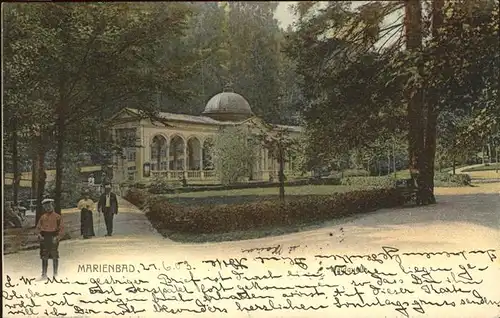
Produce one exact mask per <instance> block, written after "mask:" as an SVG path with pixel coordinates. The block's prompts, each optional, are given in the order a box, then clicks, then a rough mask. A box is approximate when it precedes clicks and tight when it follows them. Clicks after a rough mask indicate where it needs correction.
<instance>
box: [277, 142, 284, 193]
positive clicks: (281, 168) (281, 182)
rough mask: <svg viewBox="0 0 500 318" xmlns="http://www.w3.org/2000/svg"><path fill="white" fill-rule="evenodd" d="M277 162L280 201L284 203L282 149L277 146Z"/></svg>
mask: <svg viewBox="0 0 500 318" xmlns="http://www.w3.org/2000/svg"><path fill="white" fill-rule="evenodd" d="M278 156H279V158H278V160H279V172H278V179H279V183H280V201H285V171H284V170H285V156H284V153H283V147H282V146H281V145H278Z"/></svg>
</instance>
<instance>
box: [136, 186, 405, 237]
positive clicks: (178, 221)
mask: <svg viewBox="0 0 500 318" xmlns="http://www.w3.org/2000/svg"><path fill="white" fill-rule="evenodd" d="M403 204H404V198H403V197H402V196H401V192H400V191H398V190H396V189H374V190H366V191H352V192H348V193H336V194H333V195H331V196H330V195H328V196H304V197H294V198H288V199H287V201H286V202H280V201H277V200H276V201H261V202H255V203H248V204H231V205H211V206H191V207H186V206H181V205H177V204H172V203H170V202H169V201H168V199H166V198H161V199H156V200H152V201H150V204H149V211H147V213H146V215H147V217H148V218H149V220H150V221H151V223H152V224H153V226H154V227H155V228H156V229H157V230H158V231H160V232H161V231H164V230H169V231H175V232H181V233H197V234H208V233H224V232H232V231H241V230H249V229H254V228H259V227H269V226H283V225H292V224H302V223H308V222H313V221H325V220H329V219H333V218H338V217H344V216H348V215H352V214H357V213H365V212H370V211H375V210H377V209H381V208H390V207H396V206H401V205H403Z"/></svg>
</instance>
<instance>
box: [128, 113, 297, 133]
mask: <svg viewBox="0 0 500 318" xmlns="http://www.w3.org/2000/svg"><path fill="white" fill-rule="evenodd" d="M124 111H128V112H131V113H133V114H138V113H139V112H138V110H137V109H134V108H125V109H124ZM159 117H161V118H162V119H164V120H166V121H176V122H185V123H194V124H205V125H214V126H231V125H241V124H243V123H245V122H247V121H249V120H251V119H252V118H256V117H255V116H253V117H250V118H247V119H245V120H240V121H220V120H216V119H213V118H210V117H207V116H203V115H202V116H194V115H186V114H176V113H168V112H160V113H159ZM275 126H276V127H277V128H280V129H287V130H290V131H292V132H301V131H302V130H303V129H302V127H300V126H287V125H275Z"/></svg>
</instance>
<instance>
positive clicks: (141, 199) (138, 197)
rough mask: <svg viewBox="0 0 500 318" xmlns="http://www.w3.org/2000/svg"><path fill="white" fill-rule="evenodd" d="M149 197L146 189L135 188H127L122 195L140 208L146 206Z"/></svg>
mask: <svg viewBox="0 0 500 318" xmlns="http://www.w3.org/2000/svg"><path fill="white" fill-rule="evenodd" d="M150 197H151V195H150V194H149V193H148V192H147V191H144V190H141V189H136V188H130V189H128V190H127V192H126V193H125V196H124V198H125V200H127V201H128V202H130V203H132V204H133V205H135V206H137V207H138V208H141V209H143V208H145V207H146V206H147V203H148V200H149V198H150Z"/></svg>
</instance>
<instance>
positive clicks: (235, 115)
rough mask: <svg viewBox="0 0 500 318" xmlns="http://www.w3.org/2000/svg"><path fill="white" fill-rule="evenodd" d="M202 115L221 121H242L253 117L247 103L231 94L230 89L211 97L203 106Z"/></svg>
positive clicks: (241, 97) (240, 97) (227, 88)
mask: <svg viewBox="0 0 500 318" xmlns="http://www.w3.org/2000/svg"><path fill="white" fill-rule="evenodd" d="M203 114H204V115H206V116H208V117H211V118H214V119H217V120H221V121H235V120H243V119H247V118H250V117H253V116H254V114H253V112H252V109H251V108H250V104H249V103H248V101H247V100H246V99H245V98H244V97H243V96H241V95H240V94H236V93H235V92H233V91H232V89H231V88H230V87H226V88H225V89H224V91H223V92H222V93H219V94H217V95H215V96H213V97H212V98H211V99H210V100H209V101H208V103H207V105H206V106H205V110H204V111H203Z"/></svg>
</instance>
